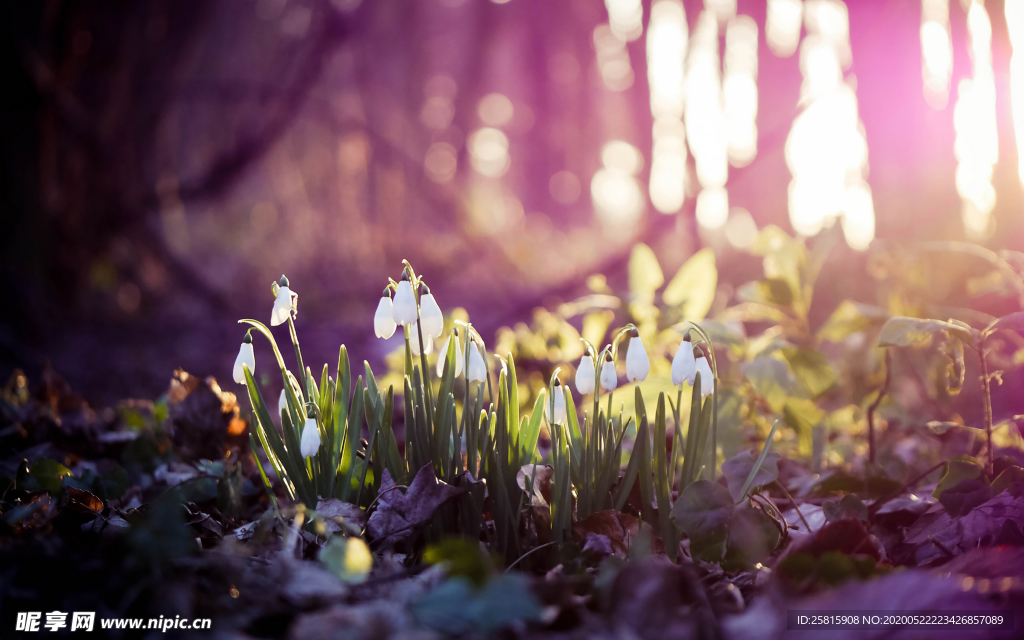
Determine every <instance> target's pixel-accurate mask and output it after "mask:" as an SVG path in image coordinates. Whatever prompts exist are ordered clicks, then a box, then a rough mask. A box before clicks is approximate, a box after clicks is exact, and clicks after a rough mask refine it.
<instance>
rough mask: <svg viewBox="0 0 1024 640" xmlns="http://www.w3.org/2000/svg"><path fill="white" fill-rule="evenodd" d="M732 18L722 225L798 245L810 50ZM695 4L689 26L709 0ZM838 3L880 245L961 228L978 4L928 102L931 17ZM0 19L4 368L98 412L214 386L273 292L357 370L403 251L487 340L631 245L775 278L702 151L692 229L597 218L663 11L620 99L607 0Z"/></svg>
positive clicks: (69, 5)
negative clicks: (797, 122)
mask: <svg viewBox="0 0 1024 640" xmlns="http://www.w3.org/2000/svg"><path fill="white" fill-rule="evenodd" d="M611 4H614V3H611ZM713 4H715V3H709V6H710V5H713ZM725 4H728V3H725ZM840 4H841V3H840ZM736 5H737V6H736V12H737V13H738V14H740V15H748V16H750V17H751V18H753V20H754V21H755V22H756V24H757V26H758V48H757V68H758V70H757V89H758V100H757V111H756V118H757V119H756V125H757V131H758V138H757V155H756V157H755V158H754V159H753V161H752V162H750V163H749V164H747V165H746V166H743V167H731V168H730V169H729V177H728V183H727V189H728V196H729V206H730V208H732V209H733V210H734V211H735V210H736V208H742V209H744V210H746V211H747V212H749V214H750V216H752V218H753V220H754V221H755V222H756V224H757V226H758V227H763V226H765V225H767V224H778V225H780V226H782V227H783V228H784V229H787V230H789V231H791V232H792V227H791V225H790V218H789V213H788V205H787V202H788V201H787V197H788V196H787V187H788V185H789V182H790V179H791V174H790V169H789V168H788V167H787V162H786V156H785V148H786V140H787V136H788V135H789V133H790V129H791V126H792V124H793V120H794V118H795V117H796V116H797V115H798V114H799V113H800V112H801V110H802V108H803V107H804V106H805V105H804V104H801V103H800V96H801V82H802V76H801V69H800V64H799V54H794V55H791V56H788V57H780V56H777V55H775V54H774V53H773V52H772V51H770V50H769V48H768V46H767V44H766V39H765V25H766V16H767V3H766V0H739V2H738V3H736ZM682 6H683V7H684V9H685V16H686V20H687V24H688V26H689V28H691V29H692V28H694V25H695V24H696V23H697V21H698V16H699V15H700V14H701V11H702V10H703V9H704V3H703V2H700V1H694V0H686V1H685V2H682ZM846 7H847V9H848V16H849V20H848V22H849V48H850V52H851V53H852V58H851V59H852V63H851V64H850V65H849V67H848V68H847V69H846V70H845V72H844V74H843V76H844V79H845V82H846V84H848V85H850V86H851V87H855V91H856V97H857V101H858V103H859V114H860V120H861V121H862V123H863V134H864V136H865V138H866V141H867V147H868V159H867V163H868V166H869V169H868V170H866V171H865V175H866V181H867V184H868V185H870V189H871V193H872V196H873V202H874V213H875V218H876V223H875V225H876V238H877V240H876V242H886V241H898V240H909V239H924V238H931V239H937V238H948V239H960V238H962V237H963V236H964V232H963V225H962V222H961V206H962V205H961V197H960V196H959V195H958V192H957V187H956V184H955V182H954V175H955V173H956V170H957V157H956V156H955V154H954V144H955V129H954V110H955V102H956V97H957V85H958V82H959V80H960V79H962V78H965V77H969V76H970V75H971V74H972V64H971V57H970V55H969V53H968V47H969V42H970V40H969V37H968V32H967V18H966V15H967V14H966V13H965V11H964V9H963V8H962V6H961V5H960V3H958V2H953V3H951V6H950V8H949V33H950V35H951V42H952V51H953V58H952V61H953V63H952V75H951V83H950V84H951V89H950V92H949V100H948V103H947V104H946V106H945V107H944V108H939V109H936V108H934V107H933V106H929V104H928V102H927V101H926V100H925V95H924V92H923V90H922V54H921V40H920V31H921V22H922V5H921V3H920V2H917V1H916V0H897V1H888V2H887V1H882V0H879V1H866V0H857V1H856V2H853V1H850V2H847V3H846ZM985 7H986V9H987V14H988V16H989V17H990V20H991V32H992V36H991V38H992V45H991V50H992V71H993V74H994V81H995V87H996V102H995V114H996V128H997V132H998V142H999V155H998V162H996V164H995V166H994V169H993V172H992V179H991V182H992V185H993V186H994V188H995V192H996V194H997V200H996V204H995V208H994V210H993V211H992V217H993V220H994V223H993V224H994V229H995V230H996V232H995V234H994V235H992V236H991V237H990V238H989V239H988V241H987V242H988V244H989V245H990V246H992V247H993V248H1017V249H1020V248H1022V247H1024V243H1022V238H1021V231H1020V224H1021V221H1022V218H1024V215H1022V210H1021V204H1022V198H1021V195H1022V193H1021V181H1020V178H1019V177H1018V171H1017V150H1016V145H1015V144H1014V128H1013V117H1012V108H1011V102H1010V80H1009V76H1010V57H1011V45H1010V36H1009V32H1008V27H1007V23H1006V18H1005V11H1004V5H1003V3H1002V2H992V1H990V2H987V3H986V4H985ZM0 11H2V12H3V14H4V20H3V21H2V22H3V23H4V24H6V25H7V26H6V27H5V28H4V29H5V31H6V34H5V37H4V39H3V52H2V55H0V60H2V71H0V73H2V77H3V81H4V82H3V84H4V86H5V87H6V88H7V89H6V90H5V91H4V95H3V97H2V98H0V127H2V135H0V139H2V141H3V160H4V165H3V169H4V170H3V176H4V183H5V187H6V188H5V189H4V192H3V193H4V195H3V209H4V216H3V229H2V233H0V243H2V247H3V248H2V262H0V275H2V278H3V282H4V285H5V288H4V293H3V296H2V299H3V300H4V302H3V305H2V309H3V313H2V314H0V375H2V376H3V378H4V379H6V377H7V375H9V373H10V371H11V370H13V368H15V367H21V368H23V369H25V370H27V371H28V372H29V373H30V375H34V374H37V373H38V372H39V371H40V370H41V369H42V368H43V367H44V366H45V365H46V363H50V364H51V365H52V367H53V368H54V369H55V370H56V371H57V372H59V373H60V374H61V375H63V376H65V377H66V378H68V380H69V382H70V383H71V384H72V386H73V387H74V388H76V389H79V390H80V391H82V392H83V393H84V394H85V395H86V396H87V397H88V398H90V400H92V401H93V402H95V403H99V404H103V403H109V402H113V401H115V400H117V399H118V398H123V397H128V396H133V397H150V398H152V397H156V396H158V395H159V394H160V393H162V392H163V391H164V390H165V389H166V386H167V382H168V380H169V378H170V374H171V371H172V370H173V368H175V367H179V366H180V367H182V368H184V369H185V370H187V371H189V372H191V373H193V374H197V375H213V376H215V377H217V378H218V379H219V380H221V381H222V383H223V382H226V381H228V380H230V367H231V364H232V362H233V359H234V354H235V353H236V352H237V349H238V343H239V340H240V339H241V337H242V334H243V333H244V332H243V331H242V329H241V328H239V327H238V326H237V325H236V324H235V321H236V320H237V319H238V318H243V317H255V318H257V319H261V320H263V321H264V322H266V321H267V320H268V319H269V314H270V308H271V304H272V302H273V300H272V297H271V293H270V284H271V282H272V281H273V280H275V279H276V278H277V277H279V276H280V275H281V274H282V273H286V274H287V275H288V277H289V278H290V279H291V282H292V285H293V289H294V290H295V291H297V292H298V294H299V316H298V321H297V325H298V330H299V332H300V337H301V339H302V342H303V350H304V355H305V358H306V360H307V362H311V363H317V365H319V363H322V362H324V361H326V362H334V361H335V360H334V359H335V358H336V357H337V347H338V345H339V344H340V343H342V342H345V343H346V344H348V345H349V350H350V353H352V354H353V357H354V359H355V360H357V361H359V360H362V359H369V360H370V361H371V362H379V361H380V359H381V358H382V357H383V355H384V353H385V345H383V343H381V342H380V341H377V340H375V339H374V338H373V334H372V328H371V323H372V313H373V310H374V308H375V306H376V303H377V300H378V298H379V296H380V291H381V289H382V288H383V286H384V285H385V284H386V278H387V277H388V276H391V277H395V278H397V277H398V276H399V274H400V271H401V260H402V259H403V258H407V259H409V260H410V261H411V262H412V263H413V264H414V266H415V267H416V269H417V272H419V273H421V274H422V275H424V276H425V277H426V278H427V281H428V282H429V283H430V285H431V287H432V288H433V290H434V293H435V296H436V297H437V298H438V301H439V302H440V304H441V306H442V307H443V308H445V309H446V310H448V309H451V308H453V307H456V306H461V307H464V308H466V309H467V311H468V312H469V314H470V316H471V318H472V319H473V321H474V324H475V325H476V326H477V327H478V328H479V329H480V331H481V333H482V334H483V335H484V336H485V338H487V337H489V336H490V335H493V332H494V331H495V329H497V328H498V327H500V326H502V325H510V324H512V323H514V322H517V321H521V320H526V319H528V318H529V316H530V312H531V310H532V309H533V308H534V307H536V306H538V305H545V304H552V303H557V302H558V301H560V300H564V299H567V298H569V297H571V296H573V295H575V294H577V293H579V292H581V291H583V290H584V285H583V282H584V280H585V278H586V276H588V275H590V274H592V273H605V274H607V275H608V277H609V280H610V282H612V283H613V285H615V284H622V283H623V282H624V281H625V265H626V262H627V260H628V256H629V251H630V249H631V247H632V246H633V243H634V242H636V241H642V242H645V243H647V244H648V245H650V246H651V247H652V248H653V249H654V250H655V252H656V253H657V255H658V257H659V259H660V261H661V262H662V265H663V267H664V268H665V271H666V273H669V272H671V271H672V270H674V269H675V268H677V267H678V266H679V265H680V264H682V263H683V261H684V260H685V259H686V258H687V257H688V256H689V255H691V254H692V253H693V252H694V251H695V250H696V249H697V248H699V247H701V246H713V247H715V249H716V252H717V253H718V255H719V260H718V264H719V269H720V272H721V275H720V281H721V282H722V283H723V286H730V285H737V284H739V283H742V282H745V281H747V280H749V279H751V278H754V277H757V276H758V275H759V274H760V260H759V259H756V258H752V257H750V256H748V255H747V254H745V253H744V252H743V251H741V250H740V249H738V248H737V247H735V246H733V244H734V243H733V244H731V243H730V241H729V240H728V239H727V238H726V237H725V236H724V235H723V233H722V231H721V230H713V229H706V228H702V227H701V226H700V225H698V224H697V222H696V220H695V215H694V214H695V211H694V209H695V196H696V192H697V191H699V190H700V186H699V185H697V181H696V180H695V179H694V178H693V173H694V166H693V163H694V159H693V157H692V156H691V157H689V159H688V165H687V182H686V184H687V187H686V189H687V191H686V199H685V201H684V203H683V205H682V207H681V209H680V210H679V212H678V213H671V214H669V215H665V214H663V213H661V212H659V211H657V210H655V208H654V207H652V205H651V204H650V202H649V201H648V200H647V199H646V198H645V199H644V200H643V201H642V202H641V210H640V214H639V217H638V218H637V219H636V220H635V221H633V222H631V223H630V224H628V225H625V226H622V225H620V226H618V227H615V228H610V227H609V225H607V224H604V223H602V221H601V219H599V217H598V216H597V215H595V206H594V202H593V199H592V196H591V180H592V178H593V176H594V175H595V173H596V172H598V171H599V170H600V169H601V167H602V153H601V152H602V148H603V146H604V145H605V143H607V142H609V141H611V140H622V141H626V142H628V143H629V144H631V145H633V146H634V147H635V148H636V149H638V150H639V151H640V154H641V155H642V156H643V158H644V159H645V162H644V163H643V167H642V168H641V169H640V170H639V173H638V174H637V176H636V179H637V181H638V182H639V184H640V185H641V187H642V189H643V191H644V192H645V193H646V189H647V184H648V179H649V175H650V173H649V172H650V165H651V162H650V160H651V157H652V126H653V124H654V119H653V116H652V111H651V95H650V91H651V90H650V86H649V84H648V72H647V66H646V65H647V61H646V54H645V36H644V34H646V28H647V26H648V19H649V16H650V15H651V3H650V2H649V1H648V0H644V2H643V3H642V11H643V18H642V27H643V29H644V32H643V34H642V35H640V36H639V37H638V38H636V39H633V40H627V41H625V42H624V43H623V46H624V48H625V51H626V52H627V54H628V63H629V70H630V74H631V81H630V82H629V83H628V86H625V87H617V89H618V90H612V89H609V87H608V84H607V81H606V80H604V79H603V76H602V69H601V68H600V66H599V64H600V61H599V60H598V55H597V52H596V50H595V29H598V28H599V27H601V26H602V25H606V24H608V23H609V13H608V11H607V10H606V6H605V4H604V3H601V2H599V1H598V0H509V1H507V2H504V3H501V4H498V3H495V2H492V1H490V0H363V1H362V2H359V0H331V1H327V0H323V1H317V0H224V1H222V2H216V3H213V2H198V1H183V0H175V1H171V0H163V1H161V0H148V1H142V2H110V1H103V2H101V1H99V0H90V1H80V2H66V1H59V0H48V1H46V2H32V3H24V2H16V1H15V0H7V1H6V2H4V4H3V6H2V8H0ZM723 33H724V31H723ZM691 39H692V36H691ZM719 42H720V45H722V46H724V37H723V38H720V39H719ZM719 54H720V55H723V54H721V52H719ZM493 94H499V97H498V98H493V97H492V98H490V99H489V100H488V96H492V95H493ZM502 97H503V98H504V101H503V100H502V99H501V98H502ZM509 107H511V109H509ZM492 121H493V122H495V123H500V124H497V125H495V124H493V123H491V124H489V123H490V122H492ZM482 129H488V130H489V131H493V130H499V131H500V136H498V138H496V139H497V143H498V146H499V147H500V146H501V139H500V137H501V136H504V139H505V140H506V141H507V145H506V150H505V153H506V156H505V157H499V158H498V161H499V162H503V163H504V164H503V165H502V166H501V167H499V170H494V169H493V168H488V167H487V166H485V164H482V163H483V161H484V160H487V157H486V153H485V152H486V151H488V150H492V151H493V145H492V146H491V147H487V148H486V149H484V148H483V147H481V148H480V149H483V150H482V151H481V150H480V149H478V151H479V153H477V154H476V155H475V156H474V154H473V152H472V150H471V147H472V146H473V145H474V144H476V143H474V142H473V140H474V138H473V137H472V136H473V134H474V133H475V132H479V131H480V130H482ZM487 135H496V134H487ZM476 140H477V141H478V142H480V144H483V143H484V142H487V140H484V139H483V138H477V139H476ZM488 140H490V139H488ZM491 142H494V140H491ZM499 155H500V154H499ZM491 159H492V160H493V158H491ZM730 215H732V213H731V214H730ZM865 260H866V258H865V254H864V253H861V252H857V251H854V250H852V249H849V248H847V247H845V246H844V247H842V248H840V249H837V250H836V255H834V256H833V257H832V259H831V260H830V267H829V268H828V270H827V275H826V277H825V279H824V283H823V285H822V288H823V291H822V292H821V295H820V296H818V297H817V298H816V302H815V304H816V311H815V313H816V314H817V316H816V317H821V315H822V314H827V313H828V312H829V311H830V310H831V309H832V308H833V307H834V305H835V303H836V302H837V301H838V300H841V299H842V298H846V297H853V298H859V299H865V300H870V298H871V296H873V289H872V287H871V282H870V280H869V279H868V278H867V277H866V275H865V268H864V263H865ZM818 307H820V309H818ZM282 335H283V334H282ZM269 357H270V354H269V352H267V353H261V352H258V353H257V358H259V359H262V360H263V361H264V362H267V359H268V358H269Z"/></svg>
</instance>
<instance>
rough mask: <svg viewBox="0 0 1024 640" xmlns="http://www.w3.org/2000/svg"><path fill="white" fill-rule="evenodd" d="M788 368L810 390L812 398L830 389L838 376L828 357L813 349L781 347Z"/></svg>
mask: <svg viewBox="0 0 1024 640" xmlns="http://www.w3.org/2000/svg"><path fill="white" fill-rule="evenodd" d="M782 355H783V356H784V357H785V358H786V361H787V362H788V363H789V368H790V370H792V371H793V374H794V375H795V376H796V377H797V379H798V380H800V382H802V383H803V385H804V386H805V387H807V390H808V391H810V393H811V397H812V398H817V397H818V396H820V395H821V394H823V393H825V392H826V391H828V390H829V389H831V388H832V387H833V386H834V385H835V384H836V381H837V380H838V379H839V376H838V375H837V374H836V371H835V369H834V368H833V367H832V364H831V363H830V362H829V361H828V357H827V356H826V355H825V354H824V353H821V352H820V351H815V350H813V349H782Z"/></svg>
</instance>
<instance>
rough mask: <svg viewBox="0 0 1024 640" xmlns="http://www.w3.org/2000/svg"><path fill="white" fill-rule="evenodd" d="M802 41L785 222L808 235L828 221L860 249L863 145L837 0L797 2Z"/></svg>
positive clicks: (864, 222)
mask: <svg viewBox="0 0 1024 640" xmlns="http://www.w3.org/2000/svg"><path fill="white" fill-rule="evenodd" d="M805 23H806V26H807V36H806V37H805V38H804V40H803V42H802V43H801V45H800V70H801V72H802V73H803V77H804V80H803V85H802V86H801V101H802V102H803V103H804V104H806V108H805V109H804V110H803V112H801V113H800V115H798V116H797V117H796V119H795V120H794V121H793V127H792V129H791V130H790V132H789V138H788V139H787V140H786V164H787V165H788V166H789V170H790V172H791V173H792V175H793V180H792V182H790V185H789V219H790V223H791V224H792V225H793V229H794V230H795V231H796V232H797V233H800V234H802V235H806V236H812V235H814V234H816V233H818V232H819V231H821V229H822V228H823V227H824V226H826V225H827V224H831V223H832V222H833V221H834V220H835V219H836V218H839V217H841V218H842V226H843V235H844V236H845V237H846V242H847V244H849V245H850V246H851V247H852V248H854V249H857V250H864V249H866V248H867V247H868V246H869V245H870V244H871V241H872V240H873V239H874V236H875V214H874V204H873V202H872V195H871V188H870V187H869V186H868V184H867V182H866V181H865V179H864V178H865V176H866V173H867V141H866V139H865V136H864V130H863V129H864V127H863V124H862V123H861V121H860V117H859V114H858V107H857V95H856V94H855V93H854V89H853V87H852V86H851V85H850V84H848V83H847V82H846V81H845V80H844V78H843V68H844V67H846V66H849V65H850V64H851V62H852V59H851V57H850V42H849V18H848V16H847V10H846V5H845V4H843V3H842V2H840V1H839V0H808V2H806V3H805Z"/></svg>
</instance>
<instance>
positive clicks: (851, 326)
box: [818, 300, 889, 342]
mask: <svg viewBox="0 0 1024 640" xmlns="http://www.w3.org/2000/svg"><path fill="white" fill-rule="evenodd" d="M888 317H889V314H888V312H886V310H885V309H882V308H880V307H876V306H873V305H868V304H862V303H860V302H854V301H852V300H844V301H843V302H841V303H840V304H839V306H838V307H836V310H835V311H833V312H832V315H830V316H829V317H828V320H826V321H825V324H823V325H822V326H821V328H819V329H818V339H819V340H828V341H829V342H841V341H843V340H845V339H846V338H848V337H850V336H851V335H853V334H855V333H858V332H860V331H866V330H867V329H870V328H872V327H875V326H878V325H881V324H882V323H883V322H885V320H886V319H887V318H888Z"/></svg>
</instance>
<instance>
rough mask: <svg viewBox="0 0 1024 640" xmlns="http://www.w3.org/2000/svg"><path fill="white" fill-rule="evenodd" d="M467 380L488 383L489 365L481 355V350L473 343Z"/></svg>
mask: <svg viewBox="0 0 1024 640" xmlns="http://www.w3.org/2000/svg"><path fill="white" fill-rule="evenodd" d="M466 380H467V381H468V382H486V380H487V364H486V363H485V362H484V357H483V356H482V355H480V349H479V348H478V347H477V346H476V345H475V344H472V342H471V343H470V346H469V371H467V372H466Z"/></svg>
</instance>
